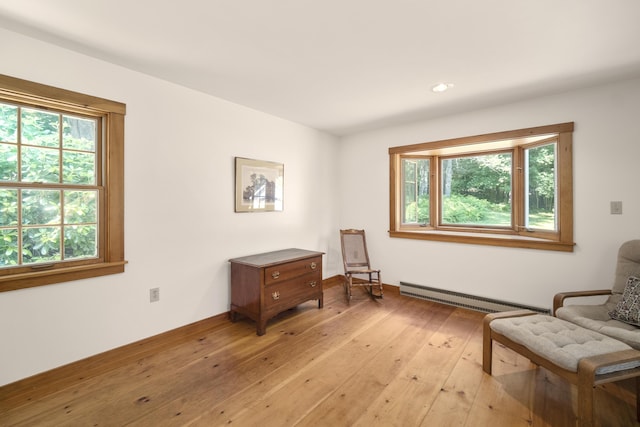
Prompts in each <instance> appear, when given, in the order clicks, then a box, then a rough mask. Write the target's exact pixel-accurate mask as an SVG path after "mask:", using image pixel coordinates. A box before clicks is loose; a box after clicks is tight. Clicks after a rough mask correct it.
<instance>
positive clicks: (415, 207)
mask: <svg viewBox="0 0 640 427" xmlns="http://www.w3.org/2000/svg"><path fill="white" fill-rule="evenodd" d="M402 171H403V183H404V185H403V195H402V200H403V204H402V207H403V211H402V222H403V223H405V224H411V223H419V224H428V223H429V222H430V221H429V159H403V160H402Z"/></svg>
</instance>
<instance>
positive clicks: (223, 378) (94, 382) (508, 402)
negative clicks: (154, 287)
mask: <svg viewBox="0 0 640 427" xmlns="http://www.w3.org/2000/svg"><path fill="white" fill-rule="evenodd" d="M358 291H361V289H356V293H355V295H354V299H353V300H352V301H351V302H348V301H347V300H346V298H345V296H344V293H343V292H344V291H343V289H342V287H341V286H334V287H328V288H325V296H324V298H325V300H324V302H325V303H324V308H323V309H318V308H317V304H315V302H309V303H305V304H301V305H300V306H299V307H297V308H296V309H293V310H287V311H286V312H284V313H282V314H280V315H279V316H277V317H276V318H274V319H272V320H271V321H270V322H269V323H268V325H267V333H266V335H264V336H261V337H258V336H256V333H255V322H253V321H250V320H248V319H240V320H239V321H237V322H236V323H232V322H230V321H229V320H228V319H226V318H223V317H218V318H216V319H208V320H206V321H203V322H202V323H200V324H197V325H191V326H188V327H186V328H185V329H184V330H179V331H173V332H171V333H168V334H166V335H164V334H163V336H162V339H159V340H157V341H156V340H155V339H149V340H143V342H141V343H136V344H133V345H130V346H126V350H127V353H125V354H124V355H122V354H120V355H119V356H117V357H112V356H110V354H103V355H98V356H96V357H93V358H90V359H89V360H87V361H86V364H85V365H83V363H81V362H78V363H75V364H72V365H70V366H67V367H64V368H63V369H61V370H59V371H55V372H52V373H51V374H50V375H44V376H39V377H38V378H34V379H29V380H25V381H23V382H19V383H17V384H14V385H9V386H6V387H0V425H2V426H3V427H4V426H68V425H70V426H76V425H77V426H125V425H126V426H145V427H146V426H151V425H152V426H216V425H240V426H254V425H258V426H260V427H269V426H289V425H290V426H298V427H303V426H304V427H306V426H314V427H315V426H331V427H333V426H375V425H378V426H412V425H415V426H418V425H420V426H427V427H429V426H437V427H440V426H465V427H466V426H469V427H475V426H484V425H490V426H491V427H507V426H508V427H511V426H520V425H522V426H537V427H546V426H553V427H565V426H571V427H573V426H574V425H575V420H576V414H575V409H576V407H577V405H576V402H575V398H576V393H575V389H574V388H572V386H571V385H569V384H567V383H566V382H565V381H564V380H562V379H561V378H559V377H557V376H555V375H554V374H552V373H550V372H547V371H545V370H544V369H541V368H536V367H535V366H534V365H532V364H531V363H530V362H529V361H528V360H527V359H526V358H523V357H522V356H519V355H518V354H516V353H515V352H513V351H511V350H509V349H507V348H505V347H504V346H501V345H498V344H496V345H494V357H493V359H494V366H493V370H494V372H493V375H487V374H485V373H484V372H483V371H482V366H481V360H482V326H481V325H482V318H483V316H484V315H483V314H481V313H476V312H471V311H469V310H465V309H460V308H455V307H449V306H444V305H440V304H436V303H432V302H427V301H422V300H419V299H414V298H408V297H404V296H401V295H399V294H398V293H394V292H385V296H384V298H383V299H382V300H373V299H371V298H369V297H368V296H367V295H366V294H364V293H359V292H358ZM83 366H85V367H86V370H84V369H85V368H83ZM43 378H44V379H45V381H43ZM47 378H49V379H50V382H47V381H46V379H47ZM634 391H635V389H634V388H633V387H630V386H629V384H626V385H625V383H624V382H623V384H622V385H618V384H606V385H603V386H598V387H597V388H596V409H597V411H596V412H597V417H596V422H597V423H598V424H597V425H602V426H610V425H611V426H612V425H616V426H618V425H619V426H627V425H629V426H633V425H640V424H638V423H636V421H635V393H634Z"/></svg>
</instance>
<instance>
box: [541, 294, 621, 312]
mask: <svg viewBox="0 0 640 427" xmlns="http://www.w3.org/2000/svg"><path fill="white" fill-rule="evenodd" d="M598 295H611V289H597V290H593V291H574V292H561V293H559V294H556V295H555V296H554V297H553V315H554V316H555V315H556V310H558V309H559V308H560V307H562V306H563V305H564V300H565V299H568V298H578V297H593V296H598Z"/></svg>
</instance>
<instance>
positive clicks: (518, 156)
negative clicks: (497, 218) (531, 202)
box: [511, 147, 527, 234]
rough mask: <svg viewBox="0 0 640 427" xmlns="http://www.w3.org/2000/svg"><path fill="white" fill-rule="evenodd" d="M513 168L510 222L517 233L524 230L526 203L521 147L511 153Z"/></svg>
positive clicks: (522, 151)
mask: <svg viewBox="0 0 640 427" xmlns="http://www.w3.org/2000/svg"><path fill="white" fill-rule="evenodd" d="M512 156H513V157H512V160H513V169H512V183H511V188H512V190H511V209H512V220H511V224H512V226H513V229H514V231H515V232H516V233H517V234H522V233H523V232H526V228H525V218H524V212H525V207H524V204H525V203H526V197H527V196H526V194H525V193H526V191H527V190H526V188H525V177H524V150H523V149H522V147H516V148H515V149H514V150H513V154H512Z"/></svg>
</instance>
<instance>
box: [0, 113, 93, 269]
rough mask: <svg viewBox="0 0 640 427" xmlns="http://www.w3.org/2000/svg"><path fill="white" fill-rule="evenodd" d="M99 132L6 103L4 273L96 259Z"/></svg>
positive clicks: (76, 120) (0, 178)
mask: <svg viewBox="0 0 640 427" xmlns="http://www.w3.org/2000/svg"><path fill="white" fill-rule="evenodd" d="M97 126H98V123H97V120H96V119H94V118H85V117H76V116H73V115H68V114H65V113H62V112H53V111H48V110H41V109H36V108H31V107H29V106H23V105H18V104H16V105H13V104H9V103H0V268H2V267H8V266H18V265H29V264H37V263H47V262H56V261H63V260H71V259H82V258H95V257H97V255H98V218H99V207H98V200H99V197H98V192H99V187H98V184H99V183H98V175H97V165H98V150H97V148H98V129H97Z"/></svg>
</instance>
